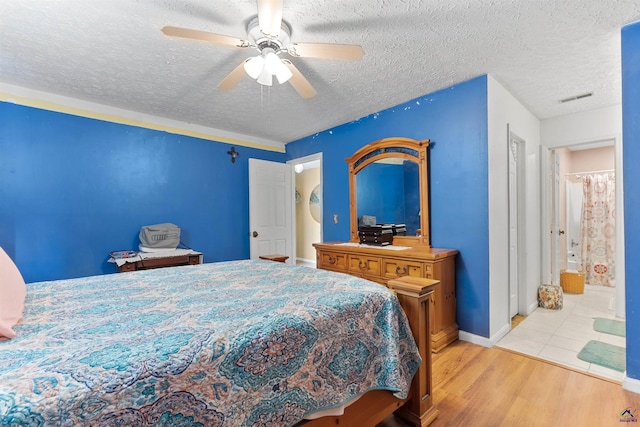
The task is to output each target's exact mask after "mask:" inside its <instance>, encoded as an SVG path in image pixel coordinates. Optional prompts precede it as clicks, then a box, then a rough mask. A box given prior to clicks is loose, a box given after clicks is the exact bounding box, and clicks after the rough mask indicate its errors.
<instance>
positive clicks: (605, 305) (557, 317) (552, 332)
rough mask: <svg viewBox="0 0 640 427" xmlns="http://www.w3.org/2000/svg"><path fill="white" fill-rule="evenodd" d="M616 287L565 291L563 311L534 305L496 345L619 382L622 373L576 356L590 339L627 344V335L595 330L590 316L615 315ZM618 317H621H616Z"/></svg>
mask: <svg viewBox="0 0 640 427" xmlns="http://www.w3.org/2000/svg"><path fill="white" fill-rule="evenodd" d="M614 298H615V288H608V287H604V286H591V285H585V289H584V294H567V293H565V294H564V297H563V300H564V307H563V308H562V310H548V309H544V308H537V309H536V310H535V311H534V312H533V313H531V314H530V315H529V316H527V317H526V318H525V319H524V320H523V321H522V322H520V323H519V324H518V326H517V327H515V328H513V329H512V330H511V331H510V332H509V333H508V334H507V335H505V336H504V337H503V338H502V339H501V340H500V341H499V342H498V344H496V346H497V347H502V348H505V349H509V350H512V351H515V352H518V353H523V354H527V355H530V356H535V357H539V358H541V359H545V360H549V361H552V362H555V363H558V364H561V365H565V366H568V367H570V368H573V369H576V370H580V371H583V372H589V373H592V374H594V375H598V376H600V377H604V378H609V379H612V380H615V381H622V379H623V373H622V372H618V371H615V370H612V369H608V368H604V367H602V366H598V365H596V364H592V363H588V362H585V361H583V360H580V359H578V357H577V356H578V353H579V352H580V350H581V349H582V347H584V345H585V344H586V343H587V342H588V341H589V340H596V341H602V342H606V343H609V344H613V345H617V346H620V347H626V338H625V337H619V336H615V335H609V334H605V333H601V332H597V331H595V330H594V329H593V319H595V318H597V317H603V318H607V319H616V317H615V304H614ZM616 320H621V319H616Z"/></svg>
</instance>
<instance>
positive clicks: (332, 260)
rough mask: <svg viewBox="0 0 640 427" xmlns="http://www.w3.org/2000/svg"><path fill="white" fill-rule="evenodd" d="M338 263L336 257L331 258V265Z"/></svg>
mask: <svg viewBox="0 0 640 427" xmlns="http://www.w3.org/2000/svg"><path fill="white" fill-rule="evenodd" d="M336 261H337V259H336V257H332V256H330V257H329V264H335V263H336Z"/></svg>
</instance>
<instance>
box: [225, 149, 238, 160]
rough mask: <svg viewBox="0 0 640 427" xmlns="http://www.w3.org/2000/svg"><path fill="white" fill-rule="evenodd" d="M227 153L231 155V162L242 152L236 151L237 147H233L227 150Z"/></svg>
mask: <svg viewBox="0 0 640 427" xmlns="http://www.w3.org/2000/svg"><path fill="white" fill-rule="evenodd" d="M227 154H228V155H230V156H231V163H235V162H236V157H238V156H239V155H240V153H238V152H237V151H236V147H231V150H229V151H227Z"/></svg>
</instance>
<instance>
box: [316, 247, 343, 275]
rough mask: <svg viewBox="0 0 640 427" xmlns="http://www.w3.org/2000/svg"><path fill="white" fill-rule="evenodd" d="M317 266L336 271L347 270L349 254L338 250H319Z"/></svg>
mask: <svg viewBox="0 0 640 427" xmlns="http://www.w3.org/2000/svg"><path fill="white" fill-rule="evenodd" d="M317 254H318V255H317V258H318V259H317V261H318V265H317V268H323V269H325V270H334V271H344V272H346V271H347V254H344V253H336V252H325V251H318V252H317Z"/></svg>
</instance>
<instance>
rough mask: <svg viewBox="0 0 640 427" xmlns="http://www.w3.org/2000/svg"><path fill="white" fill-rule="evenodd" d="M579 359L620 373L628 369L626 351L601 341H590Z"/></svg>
mask: <svg viewBox="0 0 640 427" xmlns="http://www.w3.org/2000/svg"><path fill="white" fill-rule="evenodd" d="M578 359H580V360H584V361H585V362H589V363H595V364H596V365H600V366H604V367H605V368H609V369H613V370H614V371H618V372H624V371H625V368H626V360H625V349H624V348H623V347H618V346H617V345H612V344H607V343H606V342H601V341H593V340H591V341H589V342H588V343H587V345H585V346H584V347H583V348H582V350H580V353H578Z"/></svg>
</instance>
